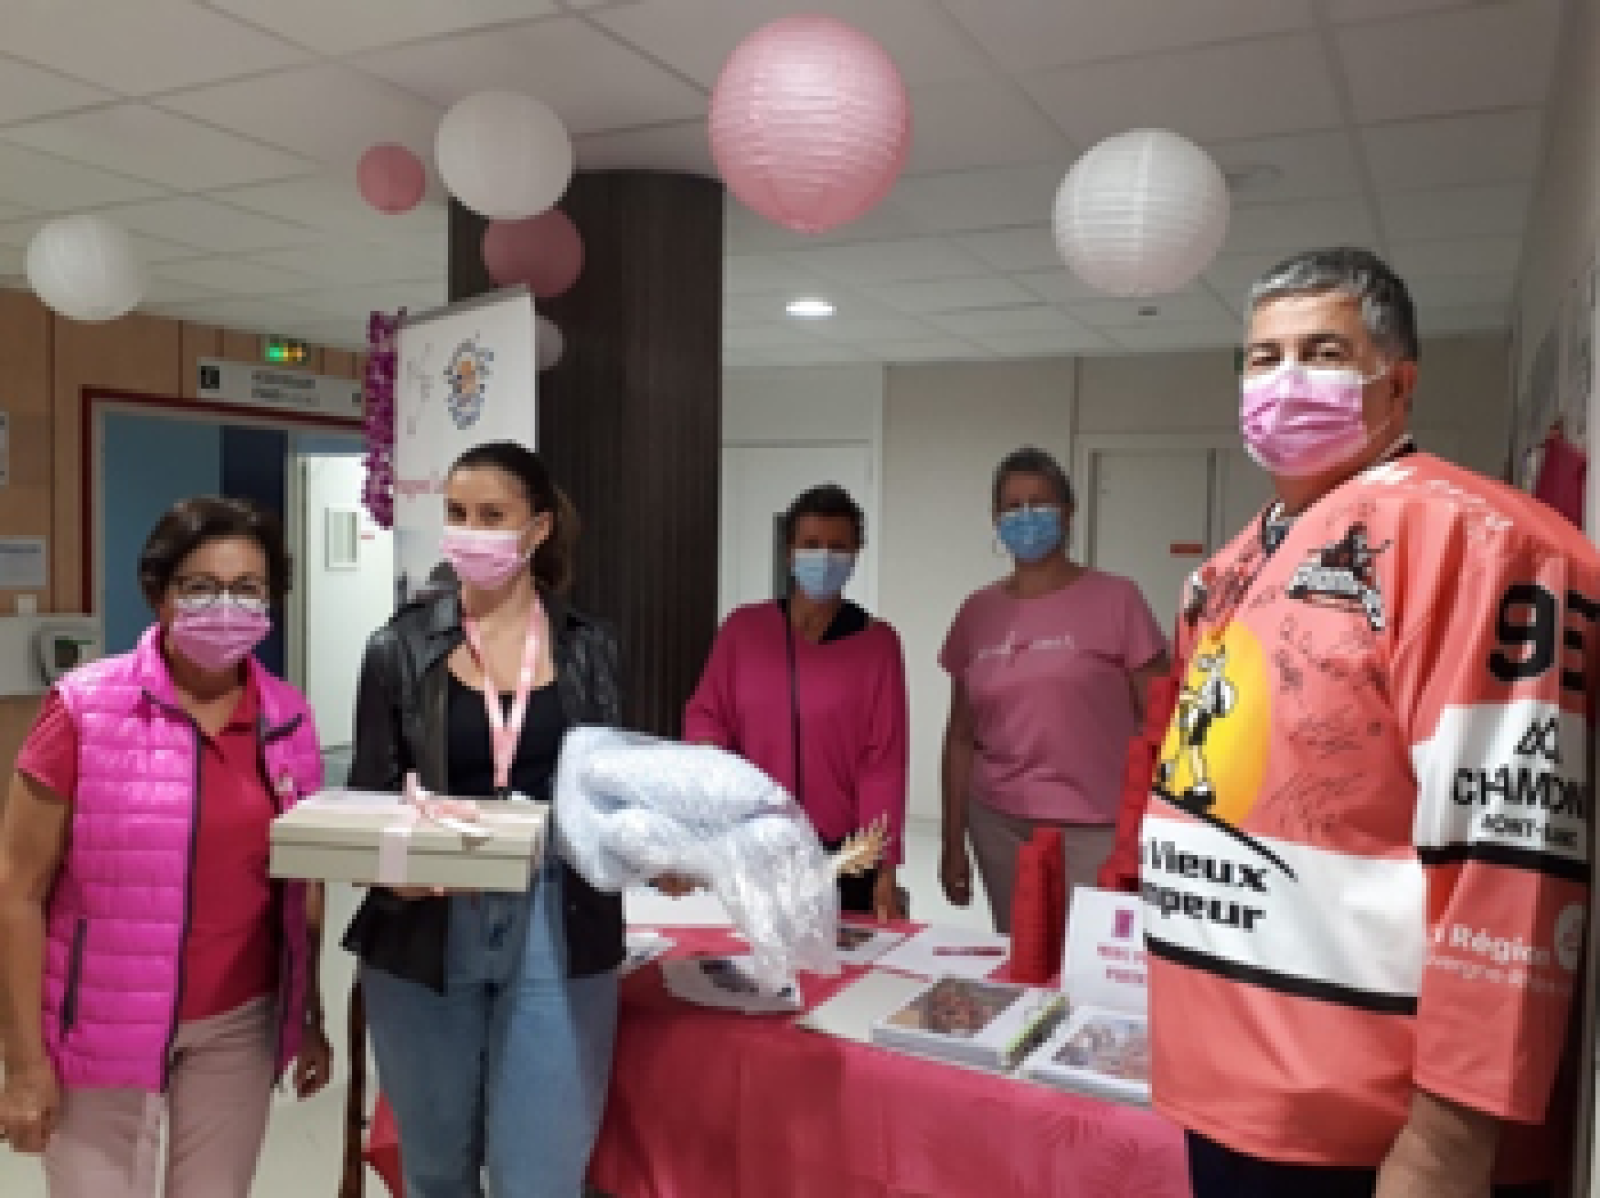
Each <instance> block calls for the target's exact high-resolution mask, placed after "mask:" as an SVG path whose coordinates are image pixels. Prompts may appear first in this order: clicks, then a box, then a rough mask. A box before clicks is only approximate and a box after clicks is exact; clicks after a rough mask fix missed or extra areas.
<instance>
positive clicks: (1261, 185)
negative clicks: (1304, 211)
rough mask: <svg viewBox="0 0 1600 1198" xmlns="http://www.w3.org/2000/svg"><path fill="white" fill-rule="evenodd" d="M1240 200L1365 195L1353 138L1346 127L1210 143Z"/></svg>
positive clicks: (1211, 149)
mask: <svg viewBox="0 0 1600 1198" xmlns="http://www.w3.org/2000/svg"><path fill="white" fill-rule="evenodd" d="M1208 149H1209V150H1210V153H1211V156H1212V157H1213V158H1214V159H1216V162H1217V165H1218V166H1220V167H1221V168H1222V170H1223V173H1224V174H1225V175H1227V176H1229V179H1230V186H1231V187H1232V188H1233V197H1234V200H1235V201H1236V202H1238V203H1256V202H1260V203H1274V202H1283V201H1287V200H1325V199H1339V198H1342V197H1349V196H1356V195H1360V194H1361V174H1360V171H1359V170H1358V168H1357V163H1356V154H1355V143H1354V140H1353V139H1352V137H1351V135H1350V134H1349V133H1348V132H1346V131H1345V130H1343V129H1328V130H1324V131H1322V132H1320V133H1299V134H1295V135H1293V136H1290V137H1265V138H1251V139H1248V140H1245V141H1230V142H1223V143H1219V144H1217V145H1214V146H1210V147H1208Z"/></svg>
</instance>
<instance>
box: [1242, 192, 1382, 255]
mask: <svg viewBox="0 0 1600 1198" xmlns="http://www.w3.org/2000/svg"><path fill="white" fill-rule="evenodd" d="M1377 243H1378V227H1377V223H1376V222H1375V221H1374V220H1373V219H1372V214H1371V212H1370V211H1369V209H1368V207H1367V204H1366V202H1365V201H1364V200H1301V201H1300V202H1298V203H1292V204H1236V205H1234V208H1233V213H1232V215H1231V217H1230V219H1229V221H1228V240H1227V242H1226V247H1225V248H1226V249H1227V250H1228V251H1229V252H1230V253H1244V252H1249V251H1253V250H1283V251H1285V252H1289V251H1293V250H1303V249H1307V248H1309V247H1311V246H1317V245H1359V246H1372V245H1376V244H1377Z"/></svg>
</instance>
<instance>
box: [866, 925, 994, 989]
mask: <svg viewBox="0 0 1600 1198" xmlns="http://www.w3.org/2000/svg"><path fill="white" fill-rule="evenodd" d="M1010 955H1011V938H1010V937H1008V936H1002V935H999V934H998V933H995V932H979V931H975V930H971V929H966V928H941V927H935V926H932V925H930V926H928V927H926V928H923V929H922V931H920V932H918V933H917V934H916V935H914V936H909V937H907V938H906V939H905V940H903V941H901V942H900V943H899V944H897V945H895V946H894V947H893V948H891V949H890V950H889V951H888V952H886V953H884V954H883V955H882V956H881V957H879V958H878V959H877V960H876V961H874V962H873V964H874V965H875V966H877V968H879V969H892V970H894V971H895V972H896V973H909V974H911V975H912V976H913V977H919V978H928V979H929V980H932V979H933V978H943V977H961V978H973V979H981V978H987V977H990V976H991V975H993V974H994V972H995V971H996V970H998V969H999V968H1000V967H1001V966H1003V965H1004V964H1005V963H1006V960H1007V959H1008V958H1009V957H1010Z"/></svg>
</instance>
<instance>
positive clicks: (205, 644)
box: [167, 594, 272, 673]
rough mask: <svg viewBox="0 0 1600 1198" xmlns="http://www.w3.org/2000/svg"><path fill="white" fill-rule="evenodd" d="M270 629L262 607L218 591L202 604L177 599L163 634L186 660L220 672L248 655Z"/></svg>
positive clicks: (269, 618)
mask: <svg viewBox="0 0 1600 1198" xmlns="http://www.w3.org/2000/svg"><path fill="white" fill-rule="evenodd" d="M271 631H272V617H271V616H269V615H268V614H267V610H266V608H264V607H262V606H261V605H260V604H259V603H256V602H253V601H251V600H248V599H239V598H237V597H235V596H233V595H229V594H222V595H219V596H217V598H216V600H215V601H207V602H205V603H203V604H195V603H192V602H186V601H185V600H183V599H179V600H178V608H177V613H176V614H175V615H174V616H173V618H172V624H171V626H170V627H169V628H168V629H167V638H168V640H169V641H170V642H171V644H172V647H173V649H174V650H176V651H177V652H178V653H180V654H182V655H183V657H184V658H185V659H186V660H188V661H191V662H193V663H194V664H195V665H197V666H199V667H200V668H201V669H202V670H206V671H208V672H211V673H221V672H222V671H223V670H231V669H232V668H233V667H234V666H236V665H238V664H239V663H240V662H241V661H243V660H244V659H245V658H246V657H248V656H249V655H250V653H251V652H252V651H253V650H254V649H255V647H256V646H257V645H259V644H260V643H261V642H262V641H264V640H266V639H267V634H268V633H269V632H271Z"/></svg>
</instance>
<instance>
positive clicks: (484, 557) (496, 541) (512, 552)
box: [440, 524, 531, 591]
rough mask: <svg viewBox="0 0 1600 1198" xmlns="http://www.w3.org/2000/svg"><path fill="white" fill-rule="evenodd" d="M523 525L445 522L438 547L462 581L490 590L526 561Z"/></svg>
mask: <svg viewBox="0 0 1600 1198" xmlns="http://www.w3.org/2000/svg"><path fill="white" fill-rule="evenodd" d="M525 531H527V530H526V529H516V530H512V529H503V528H466V527H464V526H461V525H457V524H451V525H447V526H446V527H445V530H444V539H443V541H442V542H441V543H440V549H441V551H442V552H443V553H444V559H445V561H447V562H449V563H450V565H451V567H452V568H453V569H454V570H455V572H456V577H457V578H459V579H461V581H462V582H466V583H470V584H471V585H473V586H475V587H481V588H482V589H484V590H486V591H492V590H494V589H495V588H497V587H502V586H504V585H505V584H506V583H507V582H509V581H510V580H511V576H512V575H514V574H515V573H516V572H517V571H518V570H521V569H522V568H524V567H525V566H526V565H527V564H528V558H529V557H530V556H531V554H530V553H529V551H528V550H525V549H523V548H522V534H523V532H525Z"/></svg>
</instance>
